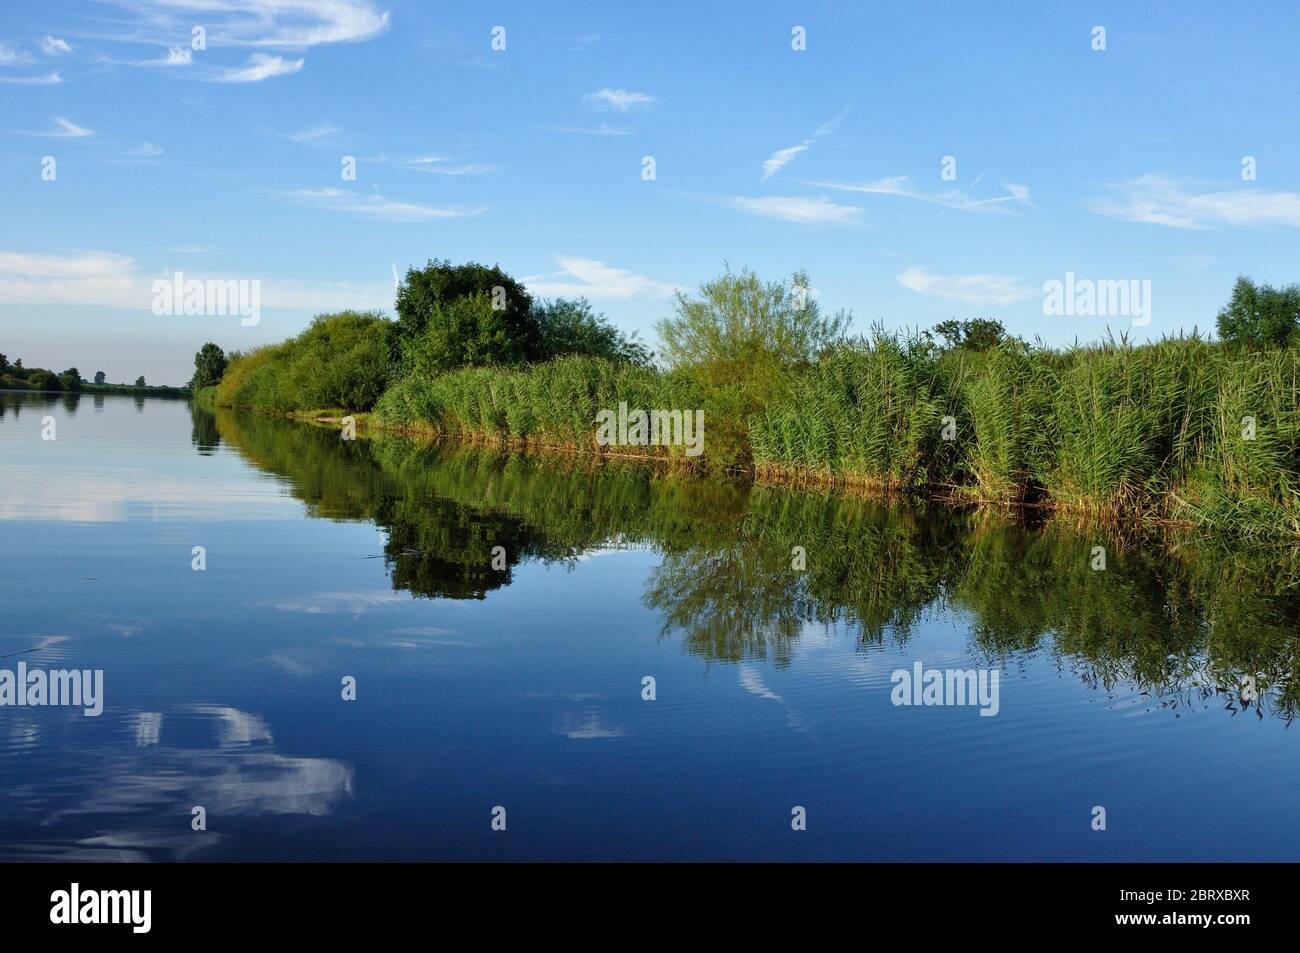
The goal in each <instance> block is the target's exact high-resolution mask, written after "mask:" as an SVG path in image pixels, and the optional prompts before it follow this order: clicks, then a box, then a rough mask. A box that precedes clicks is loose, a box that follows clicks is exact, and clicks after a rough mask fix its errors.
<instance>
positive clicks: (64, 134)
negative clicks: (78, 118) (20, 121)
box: [22, 116, 95, 139]
mask: <svg viewBox="0 0 1300 953" xmlns="http://www.w3.org/2000/svg"><path fill="white" fill-rule="evenodd" d="M94 134H95V130H93V129H83V128H82V127H81V126H78V125H77V124H76V123H75V122H69V121H68V120H66V119H64V118H63V117H62V116H55V117H54V128H53V129H50V130H48V131H46V132H23V133H22V135H24V136H40V137H41V138H44V139H83V138H85V137H86V136H93V135H94Z"/></svg>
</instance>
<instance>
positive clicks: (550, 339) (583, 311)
mask: <svg viewBox="0 0 1300 953" xmlns="http://www.w3.org/2000/svg"><path fill="white" fill-rule="evenodd" d="M533 317H534V319H535V320H536V322H537V332H538V334H539V335H540V337H541V347H540V349H541V354H540V355H539V357H540V359H541V360H545V361H549V360H552V359H554V358H557V357H563V356H564V355H566V354H585V355H588V356H591V357H603V358H606V359H608V360H611V361H628V362H630V363H633V364H648V363H650V359H651V358H652V357H653V355H652V354H651V353H650V351H649V350H648V349H647V348H646V347H645V345H643V344H642V343H641V342H640V341H638V340H636V335H635V333H634V334H632V335H631V336H630V337H629V336H626V335H624V334H623V333H622V332H621V331H619V330H618V328H616V327H614V325H612V324H610V323H609V321H607V320H605V318H604V316H603V315H599V314H596V313H595V311H593V310H592V307H591V304H590V303H589V302H588V301H587V299H586V298H575V299H567V298H557V299H555V300H554V301H541V302H538V303H536V304H534V305H533Z"/></svg>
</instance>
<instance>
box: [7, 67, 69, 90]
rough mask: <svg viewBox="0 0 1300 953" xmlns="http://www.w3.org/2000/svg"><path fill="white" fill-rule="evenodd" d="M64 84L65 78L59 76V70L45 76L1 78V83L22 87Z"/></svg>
mask: <svg viewBox="0 0 1300 953" xmlns="http://www.w3.org/2000/svg"><path fill="white" fill-rule="evenodd" d="M61 82H63V77H62V76H60V75H59V71H58V70H53V71H51V72H49V73H46V74H44V75H43V76H0V83H13V84H14V85H21V86H57V85H58V84H59V83H61Z"/></svg>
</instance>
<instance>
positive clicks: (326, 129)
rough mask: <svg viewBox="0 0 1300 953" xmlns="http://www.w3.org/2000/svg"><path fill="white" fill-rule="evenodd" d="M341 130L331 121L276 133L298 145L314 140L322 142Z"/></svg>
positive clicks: (305, 144) (304, 144) (307, 143)
mask: <svg viewBox="0 0 1300 953" xmlns="http://www.w3.org/2000/svg"><path fill="white" fill-rule="evenodd" d="M342 131H343V130H342V129H340V128H339V127H338V126H336V125H334V124H333V123H331V122H323V123H320V124H319V125H315V126H312V127H311V128H309V129H303V130H302V131H301V132H277V133H276V135H277V136H283V137H284V138H286V139H289V140H292V141H293V142H296V143H298V144H299V145H300V146H307V145H311V144H312V143H314V142H323V141H328V140H330V139H333V138H334V137H335V136H337V135H338V134H339V133H340V132H342Z"/></svg>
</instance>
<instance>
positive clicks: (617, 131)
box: [542, 122, 632, 136]
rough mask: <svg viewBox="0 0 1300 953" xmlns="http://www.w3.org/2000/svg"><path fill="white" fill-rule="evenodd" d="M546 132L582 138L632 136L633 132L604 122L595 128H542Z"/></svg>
mask: <svg viewBox="0 0 1300 953" xmlns="http://www.w3.org/2000/svg"><path fill="white" fill-rule="evenodd" d="M542 129H544V130H545V131H546V132H568V133H573V134H575V135H580V136H630V135H632V130H631V129H629V128H627V127H626V126H611V125H610V124H609V123H606V122H602V123H601V124H600V125H599V126H595V127H582V126H542Z"/></svg>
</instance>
